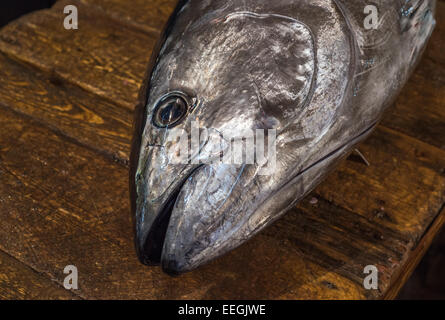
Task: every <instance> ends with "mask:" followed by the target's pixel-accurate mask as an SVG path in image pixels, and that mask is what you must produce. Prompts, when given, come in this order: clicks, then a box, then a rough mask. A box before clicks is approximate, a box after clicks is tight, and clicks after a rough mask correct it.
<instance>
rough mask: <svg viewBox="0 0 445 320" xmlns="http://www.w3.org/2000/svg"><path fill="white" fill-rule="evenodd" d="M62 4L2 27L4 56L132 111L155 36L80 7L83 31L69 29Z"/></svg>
mask: <svg viewBox="0 0 445 320" xmlns="http://www.w3.org/2000/svg"><path fill="white" fill-rule="evenodd" d="M68 2H70V1H68ZM68 2H67V3H68ZM64 5H65V3H62V2H58V3H57V4H56V5H55V6H54V7H53V8H52V9H49V10H42V11H39V12H34V13H31V14H29V15H27V16H26V17H25V18H22V19H18V20H16V21H14V22H12V23H10V24H9V25H7V26H6V27H4V28H3V29H2V32H1V33H0V51H3V52H5V53H6V54H8V55H10V56H12V57H14V59H18V60H21V61H24V62H26V63H29V64H32V65H34V66H36V67H38V68H39V69H41V70H44V71H46V72H48V73H54V74H56V75H57V76H58V77H60V78H63V79H65V80H66V81H68V82H71V83H73V84H75V85H78V86H80V87H81V88H84V89H86V90H88V91H90V92H92V93H94V94H96V95H98V96H101V97H104V98H105V99H108V100H110V101H112V102H114V103H117V104H119V105H122V106H124V107H126V108H128V109H130V110H132V109H133V108H134V102H135V100H136V98H137V94H138V90H139V86H140V80H141V78H142V77H143V75H144V72H145V68H146V65H147V63H148V60H149V58H150V53H151V50H152V48H153V46H154V44H155V42H156V37H154V36H149V35H147V34H143V33H140V32H136V31H133V30H130V29H127V28H123V27H122V26H121V25H119V24H116V23H115V21H113V20H110V19H106V18H104V17H103V16H101V15H98V14H96V11H90V10H89V8H87V7H84V6H82V5H80V6H79V8H78V11H79V29H78V30H65V28H64V27H63V19H64V17H65V15H64V14H63V7H64Z"/></svg>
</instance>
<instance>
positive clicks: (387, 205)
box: [0, 0, 445, 299]
mask: <svg viewBox="0 0 445 320" xmlns="http://www.w3.org/2000/svg"><path fill="white" fill-rule="evenodd" d="M67 4H75V5H76V6H77V7H78V10H79V29H78V30H65V29H64V28H63V19H64V17H65V15H64V14H63V8H64V6H65V5H67ZM173 5H174V0H152V1H150V0H134V1H126V0H69V1H59V2H58V3H56V5H55V6H54V7H53V8H52V9H49V10H43V11H39V12H34V13H32V14H30V15H27V16H24V17H22V18H20V19H19V20H17V21H14V22H12V23H11V24H9V25H8V26H6V27H4V28H3V29H2V30H1V31H0V52H1V53H0V82H1V83H0V214H1V218H0V298H27V299H31V298H51V299H55V298H62V299H78V298H80V299H89V298H99V299H103V298H112V299H113V298H120V299H127V298H137V299H163V298H169V299H182V298H191V299H210V298H211V299H226V298H232V299H238V298H248V299H337V298H340V299H382V298H394V297H396V295H397V293H398V291H399V289H400V288H401V286H402V285H403V284H404V283H405V281H406V280H407V278H408V277H409V275H410V273H411V272H412V270H413V269H414V268H415V266H416V264H417V263H418V261H419V260H420V259H421V257H422V255H423V254H424V252H425V250H426V249H427V248H428V247H429V245H430V243H431V241H432V239H433V238H434V236H435V235H436V234H437V232H438V231H439V230H440V228H441V226H442V224H443V222H444V219H445V210H444V209H443V208H444V203H445V54H444V52H445V2H444V1H441V2H439V4H438V17H437V20H438V26H437V28H436V31H435V33H434V35H433V39H432V41H431V42H430V44H429V46H428V50H427V52H426V54H425V56H424V58H423V61H422V63H421V65H420V66H419V67H418V69H417V71H416V73H415V74H414V75H413V77H412V78H411V80H410V81H409V83H408V85H407V86H406V87H405V89H404V91H403V92H402V94H401V95H400V97H399V99H398V101H397V103H396V104H395V107H394V108H392V109H391V110H390V111H389V112H388V114H387V116H386V118H385V120H384V121H383V123H382V125H380V126H379V128H378V129H377V130H376V132H375V133H374V134H373V135H372V136H371V138H369V139H368V140H367V141H366V142H365V143H364V144H362V145H361V146H360V149H361V151H362V152H363V153H364V154H365V155H366V157H367V159H368V160H369V161H370V162H371V166H370V167H367V166H365V165H364V164H362V163H360V162H356V161H352V160H347V161H345V162H344V163H343V164H342V165H341V166H340V167H339V168H338V169H337V170H336V171H335V172H334V173H333V174H331V175H330V177H329V178H328V179H327V181H325V182H324V183H323V184H322V185H321V186H320V187H319V188H317V189H316V191H315V192H314V193H313V194H311V195H310V196H309V197H308V198H307V199H306V200H304V201H303V202H302V203H301V204H300V205H298V206H297V207H295V208H294V209H293V210H292V211H291V212H289V213H288V214H287V215H286V216H285V217H284V218H283V219H281V220H280V221H279V222H278V223H276V224H275V225H274V226H272V227H271V228H269V229H267V230H266V231H265V232H263V233H262V234H260V235H259V236H257V237H256V238H254V239H253V240H251V241H250V242H248V243H247V244H245V245H244V246H242V247H241V248H239V249H237V250H235V251H234V252H232V253H230V254H228V255H227V256H225V257H223V258H221V259H219V260H217V261H215V262H214V263H211V264H210V265H207V266H205V267H203V268H201V269H200V270H198V271H195V272H193V273H190V274H187V275H184V276H182V277H179V278H171V277H169V276H167V275H165V274H163V273H162V272H161V271H160V269H159V268H156V267H154V268H149V267H145V266H143V265H141V264H140V263H139V262H138V261H137V259H136V255H135V251H134V248H133V229H132V225H131V217H130V210H129V196H128V167H127V165H128V155H129V150H130V140H131V133H132V130H131V127H132V110H133V108H134V107H135V105H136V103H137V93H138V89H139V86H140V84H141V82H142V78H143V75H144V72H145V69H146V65H147V63H148V60H149V57H150V53H151V50H152V48H153V46H154V44H155V41H156V39H157V37H158V35H159V32H160V29H161V28H162V26H163V24H164V21H165V20H166V18H167V17H168V15H169V13H170V12H171V11H172V8H173ZM66 265H75V266H76V267H77V268H78V270H79V286H80V287H79V290H77V291H66V290H65V289H64V288H63V280H64V278H65V276H66V275H65V274H64V273H63V270H64V267H65V266H66ZM367 265H375V266H377V267H378V269H379V271H380V273H379V275H380V279H379V280H380V281H379V282H380V284H379V290H365V289H364V287H363V279H364V277H365V275H364V274H363V269H364V267H365V266H367Z"/></svg>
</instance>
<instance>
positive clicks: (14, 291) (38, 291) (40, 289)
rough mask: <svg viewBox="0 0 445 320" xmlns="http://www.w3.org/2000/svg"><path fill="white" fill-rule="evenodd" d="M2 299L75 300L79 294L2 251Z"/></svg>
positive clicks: (0, 278) (0, 290) (0, 281)
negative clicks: (76, 294) (73, 292)
mask: <svg viewBox="0 0 445 320" xmlns="http://www.w3.org/2000/svg"><path fill="white" fill-rule="evenodd" d="M0 270H1V271H0V300H7V299H9V300H23V299H25V300H35V299H38V300H40V299H42V300H56V299H57V300H61V299H62V300H73V299H77V296H75V295H74V294H72V293H71V292H70V291H67V290H65V289H63V288H62V287H60V286H59V285H56V284H55V283H52V282H51V281H49V280H48V278H47V277H45V276H42V275H40V274H38V273H37V272H35V271H34V270H32V269H31V268H29V267H27V266H25V265H24V264H23V263H21V262H18V261H17V260H16V259H14V258H12V257H10V256H8V255H7V254H5V253H3V252H1V251H0Z"/></svg>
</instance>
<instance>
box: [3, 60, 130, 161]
mask: <svg viewBox="0 0 445 320" xmlns="http://www.w3.org/2000/svg"><path fill="white" fill-rule="evenodd" d="M0 104H1V105H4V106H11V108H13V110H15V111H16V112H19V113H22V114H25V115H27V116H29V117H32V118H34V119H37V120H38V121H39V122H42V123H44V124H45V125H47V126H49V127H51V128H53V129H54V130H55V131H57V132H60V133H62V134H63V135H65V136H67V137H69V138H70V139H73V140H74V141H76V142H77V143H79V144H82V145H85V146H88V147H89V148H91V149H94V150H96V151H98V152H99V153H102V154H105V155H107V156H109V157H111V158H113V159H116V160H117V161H120V162H122V163H126V162H127V160H128V154H129V152H130V141H131V128H132V120H133V116H132V113H131V112H130V111H129V110H126V109H124V108H121V107H119V106H116V105H115V104H112V103H110V102H107V101H106V100H104V99H101V98H99V97H98V96H96V95H93V94H90V93H88V92H86V91H84V90H82V89H80V88H78V87H77V86H74V85H71V84H69V83H67V82H65V81H63V80H61V79H60V78H57V77H56V76H54V75H48V74H45V73H42V72H39V71H38V70H35V69H32V68H29V67H26V66H23V65H21V64H19V63H16V62H14V61H12V60H11V59H8V58H6V57H5V56H4V55H3V54H0Z"/></svg>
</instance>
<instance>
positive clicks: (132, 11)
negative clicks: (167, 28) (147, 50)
mask: <svg viewBox="0 0 445 320" xmlns="http://www.w3.org/2000/svg"><path fill="white" fill-rule="evenodd" d="M70 2H71V3H73V4H76V3H82V4H86V5H88V6H89V7H90V8H93V9H96V10H100V11H101V12H103V13H104V14H107V15H109V16H110V17H112V18H113V19H114V20H116V21H118V22H119V23H122V24H124V25H126V26H129V27H131V28H135V29H137V30H141V31H144V32H147V33H152V34H156V35H157V34H159V33H160V31H161V30H162V28H163V27H164V24H165V23H166V21H167V19H168V17H169V16H170V14H171V13H172V12H173V10H174V8H175V6H176V3H177V2H178V1H177V0H133V1H131V4H130V5H129V3H128V1H122V0H75V1H70Z"/></svg>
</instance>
